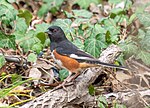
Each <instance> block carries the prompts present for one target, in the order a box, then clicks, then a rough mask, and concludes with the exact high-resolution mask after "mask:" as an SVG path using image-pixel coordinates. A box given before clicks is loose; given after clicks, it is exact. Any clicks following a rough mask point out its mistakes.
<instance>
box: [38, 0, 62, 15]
mask: <svg viewBox="0 0 150 108" xmlns="http://www.w3.org/2000/svg"><path fill="white" fill-rule="evenodd" d="M43 1H44V4H43V5H42V7H41V8H40V9H39V11H38V16H39V17H42V16H44V14H46V13H47V12H48V11H50V12H51V13H52V14H55V13H56V12H57V11H58V10H59V8H60V6H61V4H62V3H63V1H64V0H43Z"/></svg>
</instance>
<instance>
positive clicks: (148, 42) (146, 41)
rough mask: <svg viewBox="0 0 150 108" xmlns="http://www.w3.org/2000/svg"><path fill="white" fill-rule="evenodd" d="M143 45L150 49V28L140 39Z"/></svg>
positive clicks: (144, 47)
mask: <svg viewBox="0 0 150 108" xmlns="http://www.w3.org/2000/svg"><path fill="white" fill-rule="evenodd" d="M140 44H141V47H142V48H143V49H145V50H150V30H148V31H147V32H146V34H145V36H144V37H143V38H142V40H141V41H140Z"/></svg>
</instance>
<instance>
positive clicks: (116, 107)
mask: <svg viewBox="0 0 150 108" xmlns="http://www.w3.org/2000/svg"><path fill="white" fill-rule="evenodd" d="M113 108H126V106H125V105H123V104H118V103H115V105H114V107H113Z"/></svg>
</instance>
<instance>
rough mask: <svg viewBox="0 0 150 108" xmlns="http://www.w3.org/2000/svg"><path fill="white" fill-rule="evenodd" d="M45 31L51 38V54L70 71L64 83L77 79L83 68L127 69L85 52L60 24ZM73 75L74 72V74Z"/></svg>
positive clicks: (57, 62)
mask: <svg viewBox="0 0 150 108" xmlns="http://www.w3.org/2000/svg"><path fill="white" fill-rule="evenodd" d="M45 33H46V34H47V35H48V37H49V39H50V51H51V56H52V58H53V60H54V62H56V64H57V65H58V66H59V67H61V68H63V69H66V70H68V71H69V76H68V77H67V78H66V79H65V80H64V83H63V84H65V82H67V81H70V80H72V79H75V78H76V77H77V76H78V75H80V72H81V70H83V69H86V68H90V67H98V66H104V67H112V68H119V69H123V70H127V68H126V67H123V66H118V65H114V64H109V63H104V62H101V61H100V60H98V59H96V58H94V57H93V56H92V55H90V54H88V53H86V52H84V51H83V50H81V49H79V48H78V47H77V46H75V45H74V44H73V43H72V42H70V41H69V40H68V39H67V37H66V35H65V33H64V31H63V30H62V28H61V27H59V26H50V27H49V28H48V29H47V30H46V31H45ZM74 73H75V75H74V76H72V74H74Z"/></svg>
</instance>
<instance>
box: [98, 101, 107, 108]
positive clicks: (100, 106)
mask: <svg viewBox="0 0 150 108" xmlns="http://www.w3.org/2000/svg"><path fill="white" fill-rule="evenodd" d="M98 107H99V108H106V107H105V105H104V104H103V103H100V102H99V103H98Z"/></svg>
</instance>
